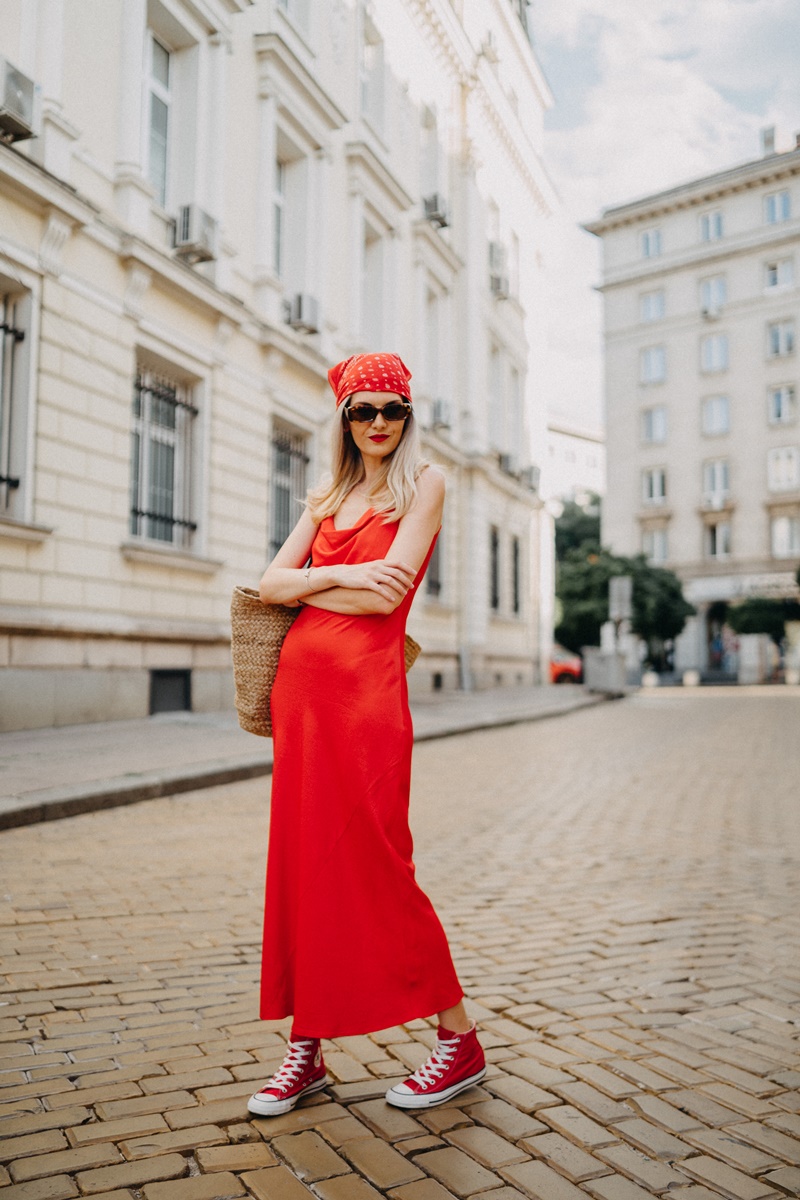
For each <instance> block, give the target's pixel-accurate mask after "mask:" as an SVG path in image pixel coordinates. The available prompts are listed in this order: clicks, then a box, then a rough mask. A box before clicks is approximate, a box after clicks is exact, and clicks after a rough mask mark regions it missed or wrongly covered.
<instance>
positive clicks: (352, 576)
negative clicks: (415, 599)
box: [337, 558, 417, 601]
mask: <svg viewBox="0 0 800 1200" xmlns="http://www.w3.org/2000/svg"><path fill="white" fill-rule="evenodd" d="M337 575H339V576H340V577H339V578H338V579H337V582H338V584H339V586H340V587H347V588H363V589H364V590H366V591H370V592H377V593H378V595H379V596H383V598H384V599H385V600H392V601H399V600H402V599H403V597H404V596H405V595H406V593H407V592H408V590H409V588H411V587H412V586H413V583H414V580H415V578H416V575H417V572H416V571H415V570H414V568H413V567H410V566H409V565H408V563H402V562H397V561H396V560H393V559H386V558H378V559H374V560H373V561H372V562H365V563H343V564H342V565H341V566H340V567H338V568H337Z"/></svg>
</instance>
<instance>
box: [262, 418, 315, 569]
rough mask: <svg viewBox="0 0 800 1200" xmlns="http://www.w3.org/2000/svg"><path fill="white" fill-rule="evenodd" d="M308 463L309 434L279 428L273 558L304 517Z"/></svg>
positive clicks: (274, 472)
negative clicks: (307, 446) (301, 517)
mask: <svg viewBox="0 0 800 1200" xmlns="http://www.w3.org/2000/svg"><path fill="white" fill-rule="evenodd" d="M308 463H309V458H308V455H307V453H306V437H305V434H302V433H293V432H292V431H291V430H288V429H275V430H274V432H273V435H272V489H271V501H272V502H271V504H270V520H269V549H270V558H274V557H275V555H276V554H277V553H278V551H279V550H280V548H281V546H282V545H283V543H284V542H285V541H286V539H287V537H288V536H289V534H290V533H291V532H292V530H293V529H294V527H295V525H296V524H297V522H298V520H299V519H300V514H301V513H302V511H303V502H304V500H305V495H306V488H307V484H306V468H307V467H308Z"/></svg>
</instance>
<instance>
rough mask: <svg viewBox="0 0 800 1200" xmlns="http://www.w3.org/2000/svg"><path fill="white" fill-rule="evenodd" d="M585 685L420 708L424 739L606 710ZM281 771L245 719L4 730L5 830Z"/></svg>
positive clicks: (1, 825)
mask: <svg viewBox="0 0 800 1200" xmlns="http://www.w3.org/2000/svg"><path fill="white" fill-rule="evenodd" d="M601 700H602V697H598V696H592V695H590V694H589V693H588V692H586V691H585V690H584V689H583V688H582V687H570V686H562V687H525V688H496V689H493V690H491V691H486V692H472V693H464V692H461V693H456V694H451V695H441V694H439V695H437V696H430V697H424V698H420V699H418V700H415V701H413V703H412V710H413V715H414V730H415V736H416V740H417V741H425V740H427V739H429V738H435V737H446V736H448V735H451V734H454V733H463V732H465V731H468V730H473V729H483V728H486V727H488V726H498V725H513V724H514V723H516V722H517V721H531V720H538V719H541V718H543V717H551V716H558V715H559V714H561V713H565V712H571V711H572V710H573V709H574V708H578V707H581V706H583V705H587V704H597V703H600V702H601ZM271 770H272V741H271V740H270V739H268V738H260V737H254V736H253V734H251V733H245V732H244V730H243V729H240V727H239V725H238V723H237V720H236V714H235V713H233V712H227V713H184V712H178V713H163V714H161V715H160V716H157V717H149V718H145V719H144V720H139V721H108V722H105V723H98V724H91V725H72V726H66V727H63V728H60V729H34V730H25V731H22V732H19V733H0V829H9V828H12V827H14V826H17V825H30V824H35V823H36V822H38V821H45V820H55V819H58V818H60V817H66V816H72V815H74V814H75V813H80V812H94V811H95V810H96V809H98V808H110V807H113V806H115V805H118V804H132V803H134V802H136V801H139V800H150V799H153V798H154V797H157V796H169V795H174V794H175V793H177V792H185V791H192V790H194V789H195V788H200V787H212V786H215V785H217V784H222V783H232V782H234V781H236V780H239V779H253V778H256V777H258V776H260V775H267V774H269V772H270V771H271Z"/></svg>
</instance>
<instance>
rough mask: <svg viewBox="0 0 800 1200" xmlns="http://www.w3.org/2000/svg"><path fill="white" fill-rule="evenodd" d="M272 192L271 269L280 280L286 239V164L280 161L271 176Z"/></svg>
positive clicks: (276, 163)
mask: <svg viewBox="0 0 800 1200" xmlns="http://www.w3.org/2000/svg"><path fill="white" fill-rule="evenodd" d="M273 182H274V191H273V194H272V237H273V243H272V267H273V270H274V271H275V274H276V275H277V276H278V278H279V279H280V277H281V275H282V274H283V270H284V260H285V251H284V244H285V239H286V212H285V204H286V163H285V162H283V161H282V160H281V159H276V161H275V174H274V176H273Z"/></svg>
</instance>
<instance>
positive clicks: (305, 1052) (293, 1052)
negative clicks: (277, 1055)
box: [261, 1042, 314, 1092]
mask: <svg viewBox="0 0 800 1200" xmlns="http://www.w3.org/2000/svg"><path fill="white" fill-rule="evenodd" d="M313 1048H314V1043H313V1042H289V1049H288V1051H287V1054H286V1058H285V1059H284V1060H283V1062H282V1063H281V1065H280V1067H279V1068H278V1070H277V1071H276V1072H275V1074H274V1075H273V1076H272V1078H271V1079H270V1080H269V1081H268V1082H267V1083H265V1084H264V1086H263V1088H262V1089H261V1090H262V1092H266V1091H269V1089H270V1088H279V1089H280V1091H282V1092H283V1091H285V1090H286V1088H287V1087H289V1086H290V1085H291V1084H293V1083H294V1082H295V1081H296V1080H297V1078H298V1077H299V1076H300V1075H302V1073H303V1071H304V1070H305V1067H306V1063H307V1060H308V1056H309V1055H310V1054H311V1052H312V1050H313Z"/></svg>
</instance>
